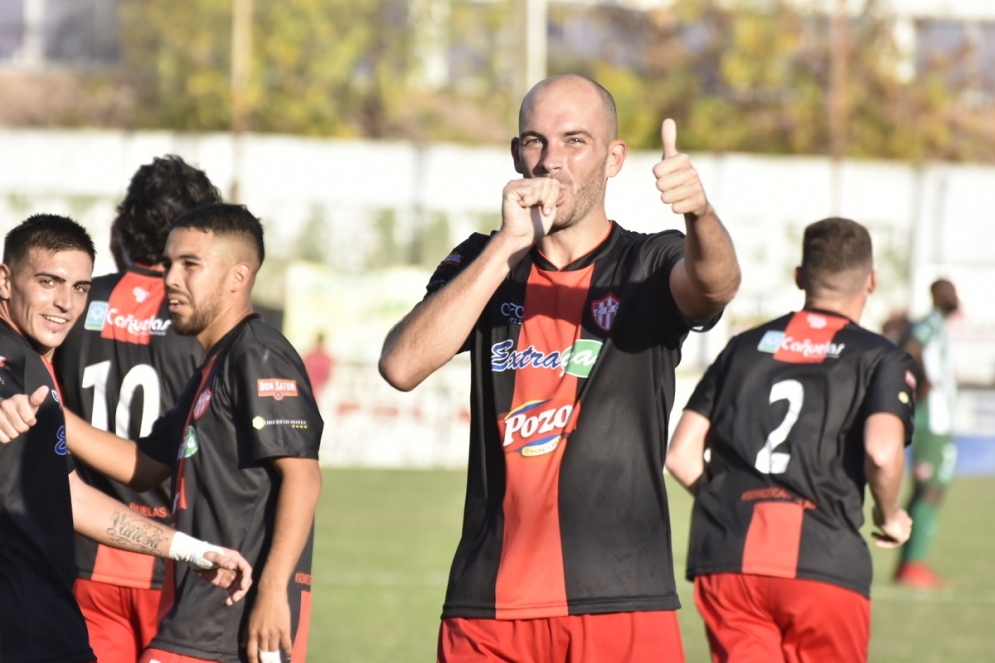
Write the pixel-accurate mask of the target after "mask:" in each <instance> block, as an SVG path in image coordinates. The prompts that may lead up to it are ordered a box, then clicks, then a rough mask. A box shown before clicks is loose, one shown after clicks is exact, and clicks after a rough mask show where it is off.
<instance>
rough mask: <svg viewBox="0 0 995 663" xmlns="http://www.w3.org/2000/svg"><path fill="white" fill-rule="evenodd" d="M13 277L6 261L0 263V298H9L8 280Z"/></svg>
mask: <svg viewBox="0 0 995 663" xmlns="http://www.w3.org/2000/svg"><path fill="white" fill-rule="evenodd" d="M12 279H13V273H12V272H11V271H10V266H9V265H7V264H6V263H4V264H2V265H0V299H10V282H11V280H12Z"/></svg>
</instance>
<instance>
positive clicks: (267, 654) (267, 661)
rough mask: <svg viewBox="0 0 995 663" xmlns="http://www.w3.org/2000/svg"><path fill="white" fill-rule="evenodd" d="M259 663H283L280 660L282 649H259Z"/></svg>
mask: <svg viewBox="0 0 995 663" xmlns="http://www.w3.org/2000/svg"><path fill="white" fill-rule="evenodd" d="M259 663H283V662H282V661H281V660H280V650H279V649H278V650H276V651H263V650H262V649H260V650H259Z"/></svg>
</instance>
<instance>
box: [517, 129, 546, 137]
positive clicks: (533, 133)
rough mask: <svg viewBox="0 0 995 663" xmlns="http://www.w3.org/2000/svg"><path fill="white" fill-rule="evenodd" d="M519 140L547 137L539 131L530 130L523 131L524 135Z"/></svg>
mask: <svg viewBox="0 0 995 663" xmlns="http://www.w3.org/2000/svg"><path fill="white" fill-rule="evenodd" d="M519 138H545V136H543V135H542V134H541V133H539V132H538V131H532V130H531V129H529V130H528V131H523V132H522V135H521V136H519Z"/></svg>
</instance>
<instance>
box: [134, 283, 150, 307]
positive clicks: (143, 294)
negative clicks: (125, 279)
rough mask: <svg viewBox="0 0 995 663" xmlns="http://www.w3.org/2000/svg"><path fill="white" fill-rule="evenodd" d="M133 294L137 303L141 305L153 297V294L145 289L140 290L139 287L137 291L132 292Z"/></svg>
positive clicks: (136, 288)
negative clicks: (150, 296)
mask: <svg viewBox="0 0 995 663" xmlns="http://www.w3.org/2000/svg"><path fill="white" fill-rule="evenodd" d="M131 294H133V295H134V296H135V301H136V302H138V303H139V304H141V303H143V302H144V301H145V300H146V299H148V298H149V295H151V294H152V293H151V292H149V291H148V290H146V289H145V288H139V287H138V286H135V289H134V290H132V291H131Z"/></svg>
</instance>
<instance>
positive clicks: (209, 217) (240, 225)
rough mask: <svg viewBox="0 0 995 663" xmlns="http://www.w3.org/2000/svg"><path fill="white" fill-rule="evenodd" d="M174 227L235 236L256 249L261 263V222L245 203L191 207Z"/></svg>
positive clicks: (264, 250)
mask: <svg viewBox="0 0 995 663" xmlns="http://www.w3.org/2000/svg"><path fill="white" fill-rule="evenodd" d="M173 227H174V228H193V229H195V230H203V231H204V232H213V233H214V234H215V235H218V236H219V237H235V238H237V239H240V240H242V241H244V242H246V243H248V244H250V245H252V246H253V247H254V248H255V249H256V253H257V254H258V256H259V264H260V265H261V264H263V259H264V258H265V257H266V249H265V248H264V246H263V224H262V223H261V222H260V221H259V219H257V218H256V217H254V216H253V215H252V212H250V211H249V209H248V208H247V207H246V206H245V205H232V204H230V203H214V204H213V205H203V206H202V207H198V208H196V209H192V210H190V211H189V212H187V213H186V214H184V215H183V216H181V217H180V218H178V219H177V220H176V223H175V224H174V226H173Z"/></svg>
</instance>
